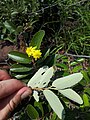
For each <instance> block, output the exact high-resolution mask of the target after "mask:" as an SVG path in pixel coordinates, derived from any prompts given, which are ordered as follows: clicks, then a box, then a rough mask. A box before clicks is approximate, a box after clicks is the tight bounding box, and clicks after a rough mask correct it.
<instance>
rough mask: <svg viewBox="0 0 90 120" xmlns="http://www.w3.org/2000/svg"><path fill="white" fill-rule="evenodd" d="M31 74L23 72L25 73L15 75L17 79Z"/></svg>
mask: <svg viewBox="0 0 90 120" xmlns="http://www.w3.org/2000/svg"><path fill="white" fill-rule="evenodd" d="M28 75H29V74H23V75H21V74H20V75H15V78H17V79H22V78H25V77H27V76H28Z"/></svg>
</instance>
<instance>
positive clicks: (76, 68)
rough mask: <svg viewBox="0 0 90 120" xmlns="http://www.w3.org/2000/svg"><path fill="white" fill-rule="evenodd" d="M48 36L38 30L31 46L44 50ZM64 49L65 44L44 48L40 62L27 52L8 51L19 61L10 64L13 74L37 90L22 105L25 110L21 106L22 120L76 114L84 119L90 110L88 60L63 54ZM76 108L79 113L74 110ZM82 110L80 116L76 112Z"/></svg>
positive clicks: (46, 119)
mask: <svg viewBox="0 0 90 120" xmlns="http://www.w3.org/2000/svg"><path fill="white" fill-rule="evenodd" d="M44 35H45V32H44V31H43V30H40V31H38V32H37V33H36V34H35V35H34V36H33V38H32V40H31V43H30V45H31V46H33V47H34V46H38V49H40V46H41V42H42V40H43V37H44ZM42 36H43V37H42ZM60 48H61V46H59V48H55V49H53V50H52V49H50V48H49V49H48V50H47V51H44V50H42V57H41V58H40V59H39V60H37V61H34V60H33V59H32V58H29V57H28V55H27V54H25V53H20V52H16V51H12V52H10V53H9V54H8V56H9V58H10V59H12V60H13V61H14V63H15V64H12V62H11V63H10V64H11V68H10V72H11V75H12V76H14V77H15V78H17V79H19V80H21V81H24V82H25V83H27V85H28V86H31V87H32V89H33V95H32V98H31V99H30V100H27V101H26V103H27V104H25V103H23V104H25V105H23V104H22V107H24V109H22V108H21V109H20V111H19V112H18V114H19V118H18V119H20V120H24V119H30V120H33V119H42V120H59V119H62V118H63V117H65V116H66V117H65V119H66V120H68V119H69V120H72V119H75V118H76V117H78V118H81V119H82V113H83V112H84V111H85V114H86V113H87V111H88V110H89V106H90V103H89V95H88V94H89V86H88V85H89V83H90V79H89V75H90V72H89V74H88V73H87V72H86V71H85V70H84V69H85V68H84V67H83V64H84V62H85V60H84V59H76V60H70V58H69V57H66V56H63V55H61V54H59V52H58V50H59V49H60ZM43 66H44V67H43ZM45 66H46V67H45ZM47 66H49V67H50V68H48V67H47ZM51 66H54V67H51ZM80 71H81V73H82V74H81V73H80ZM88 71H90V70H88ZM34 73H35V75H34ZM70 74H72V75H70ZM82 75H83V76H84V79H83V80H82V81H81V82H80V83H79V84H78V85H77V86H76V85H75V84H76V83H78V82H79V81H80V80H81V79H82ZM73 85H74V87H73V88H74V90H75V91H76V92H77V93H79V94H80V96H81V97H82V99H83V101H84V103H83V101H82V99H81V97H80V96H79V95H78V94H77V93H76V92H75V91H74V90H72V89H71V88H70V87H72V86H73ZM33 98H34V99H33ZM66 98H67V99H66ZM46 99H47V101H48V102H47V101H46ZM35 100H36V101H35ZM82 103H83V104H82ZM79 104H82V105H81V106H80V105H79ZM50 106H51V107H50ZM69 106H70V108H71V109H70V108H69ZM51 108H52V109H53V110H54V111H52V109H51ZM86 108H87V109H86ZM74 110H76V111H77V112H75V113H74V112H73V111H74ZM64 111H65V113H64ZM78 111H79V115H77V114H76V113H78ZM70 114H71V115H70ZM70 116H72V117H70ZM84 117H85V116H84Z"/></svg>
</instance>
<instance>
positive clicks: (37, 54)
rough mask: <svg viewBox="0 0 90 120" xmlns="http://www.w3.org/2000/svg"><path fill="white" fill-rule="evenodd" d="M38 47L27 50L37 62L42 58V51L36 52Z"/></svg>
mask: <svg viewBox="0 0 90 120" xmlns="http://www.w3.org/2000/svg"><path fill="white" fill-rule="evenodd" d="M36 48H37V47H32V46H31V47H27V49H26V53H27V54H28V56H29V57H31V56H32V57H33V58H35V60H37V59H38V58H40V57H41V54H42V53H41V51H40V50H36Z"/></svg>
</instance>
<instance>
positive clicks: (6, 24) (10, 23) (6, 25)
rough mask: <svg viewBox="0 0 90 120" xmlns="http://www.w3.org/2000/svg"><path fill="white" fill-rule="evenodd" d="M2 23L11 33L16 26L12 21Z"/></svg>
mask: <svg viewBox="0 0 90 120" xmlns="http://www.w3.org/2000/svg"><path fill="white" fill-rule="evenodd" d="M3 24H4V26H5V27H6V28H7V29H8V30H9V31H10V32H11V33H13V32H15V30H16V27H15V26H14V25H13V24H12V22H10V21H5V22H4V23H3Z"/></svg>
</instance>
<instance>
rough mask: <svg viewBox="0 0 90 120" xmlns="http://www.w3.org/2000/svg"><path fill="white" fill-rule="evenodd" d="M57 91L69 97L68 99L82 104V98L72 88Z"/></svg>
mask: <svg viewBox="0 0 90 120" xmlns="http://www.w3.org/2000/svg"><path fill="white" fill-rule="evenodd" d="M59 92H60V93H61V94H63V95H64V96H65V97H67V98H69V99H70V100H72V101H74V102H76V103H78V104H83V100H82V98H81V97H80V96H79V95H78V94H77V93H76V92H75V91H73V90H72V89H65V90H59Z"/></svg>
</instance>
